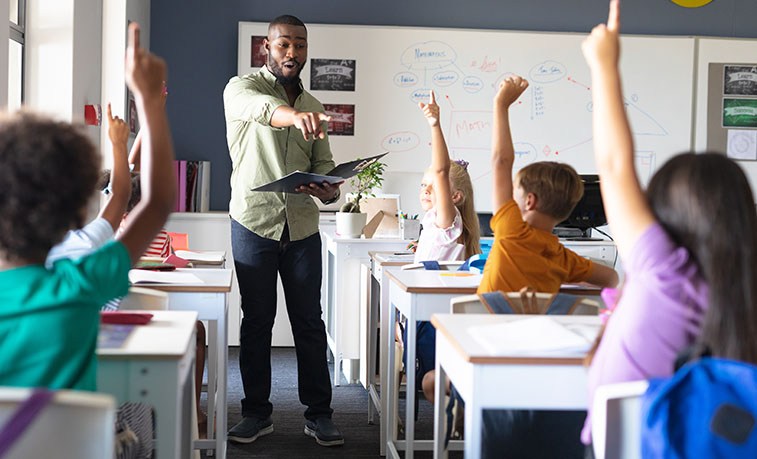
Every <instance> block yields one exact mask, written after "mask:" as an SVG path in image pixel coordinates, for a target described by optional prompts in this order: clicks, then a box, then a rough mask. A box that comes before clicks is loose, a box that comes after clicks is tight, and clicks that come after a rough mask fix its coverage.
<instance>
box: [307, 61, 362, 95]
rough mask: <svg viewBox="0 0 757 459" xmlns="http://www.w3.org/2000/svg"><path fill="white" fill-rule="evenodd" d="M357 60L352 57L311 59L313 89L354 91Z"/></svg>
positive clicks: (311, 88)
mask: <svg viewBox="0 0 757 459" xmlns="http://www.w3.org/2000/svg"><path fill="white" fill-rule="evenodd" d="M355 62H356V61H354V60H352V59H311V60H310V63H311V64H310V90H311V91H354V90H355Z"/></svg>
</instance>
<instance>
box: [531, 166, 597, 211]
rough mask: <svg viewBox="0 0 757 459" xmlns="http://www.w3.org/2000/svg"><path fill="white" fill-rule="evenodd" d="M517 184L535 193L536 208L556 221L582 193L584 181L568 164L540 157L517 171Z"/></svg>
mask: <svg viewBox="0 0 757 459" xmlns="http://www.w3.org/2000/svg"><path fill="white" fill-rule="evenodd" d="M517 177H518V184H519V185H520V187H521V188H523V191H525V192H526V193H532V194H534V195H535V196H536V197H537V200H536V210H537V211H539V212H541V213H543V214H546V215H548V216H550V217H552V218H554V219H555V220H557V222H558V223H559V222H561V221H563V220H565V219H566V218H568V216H569V215H570V213H571V212H572V211H573V208H574V207H576V204H578V201H579V200H580V199H581V196H583V194H584V184H583V182H582V181H581V177H579V176H578V173H576V170H575V169H573V167H571V166H570V165H568V164H565V163H558V162H554V161H540V162H536V163H532V164H529V165H528V166H526V167H524V168H523V169H521V170H520V171H518V175H517Z"/></svg>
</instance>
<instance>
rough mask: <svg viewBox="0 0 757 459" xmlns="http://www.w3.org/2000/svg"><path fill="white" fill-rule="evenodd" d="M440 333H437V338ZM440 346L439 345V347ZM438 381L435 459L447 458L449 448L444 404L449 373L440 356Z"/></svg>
mask: <svg viewBox="0 0 757 459" xmlns="http://www.w3.org/2000/svg"><path fill="white" fill-rule="evenodd" d="M438 339H439V335H437V340H438ZM438 347H439V346H437V348H438ZM435 368H436V382H435V386H434V459H447V449H446V448H444V431H445V429H444V425H445V423H446V421H447V420H446V419H445V417H444V413H445V409H446V406H445V405H444V396H445V395H446V393H447V373H445V372H444V367H442V366H441V365H440V364H439V358H438V357H437V359H436V366H435Z"/></svg>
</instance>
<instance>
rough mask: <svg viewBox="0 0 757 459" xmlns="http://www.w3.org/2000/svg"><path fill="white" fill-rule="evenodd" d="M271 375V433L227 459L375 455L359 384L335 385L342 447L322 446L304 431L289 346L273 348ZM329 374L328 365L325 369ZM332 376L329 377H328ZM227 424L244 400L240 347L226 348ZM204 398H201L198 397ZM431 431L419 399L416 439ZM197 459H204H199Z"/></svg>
mask: <svg viewBox="0 0 757 459" xmlns="http://www.w3.org/2000/svg"><path fill="white" fill-rule="evenodd" d="M271 365H272V368H273V375H272V393H271V401H272V403H273V425H274V432H273V433H272V434H270V435H267V436H265V437H261V438H260V439H258V440H257V441H255V442H253V443H250V444H247V445H240V444H237V443H232V442H229V447H228V455H227V457H228V458H229V459H242V458H245V459H246V458H266V459H268V458H270V459H274V458H277V459H278V458H282V459H283V458H287V459H291V458H303V459H312V458H329V457H341V458H350V459H363V458H372V459H378V458H380V457H381V456H380V455H379V426H378V424H374V425H371V424H368V392H367V391H366V390H365V389H363V387H362V386H361V385H360V384H346V381H344V380H343V384H344V385H342V386H339V387H335V388H334V392H333V403H332V407H333V408H334V417H333V419H334V422H335V423H336V424H337V426H339V428H340V429H341V431H342V433H343V434H344V443H345V444H344V446H339V447H331V448H325V447H323V446H319V445H318V444H316V442H315V440H314V439H313V438H311V437H308V436H306V435H305V434H304V433H303V429H304V427H305V418H304V417H303V413H304V410H305V407H304V406H303V405H302V404H300V401H299V398H298V396H297V367H296V359H295V354H294V348H274V349H273V352H272V362H271ZM329 368H330V371H332V372H333V365H332V364H330V365H329ZM332 374H333V373H332ZM228 380H229V385H228V401H229V426H233V425H234V424H236V423H237V422H238V421H239V420H240V418H241V413H240V409H241V407H240V403H239V401H240V400H241V398H242V397H243V391H242V380H241V377H240V375H239V348H238V347H231V348H229V379H228ZM203 400H205V395H204V394H203ZM400 410H401V411H402V412H404V400H400ZM432 429H433V407H432V405H431V404H430V403H428V402H426V401H425V400H423V401H421V403H420V409H419V416H418V423H417V429H416V438H419V439H423V438H429V439H430V438H431V433H432ZM202 457H205V455H203V456H202ZM415 457H417V458H419V459H425V458H430V457H432V454H431V452H418V453H416V454H415ZM450 457H452V458H455V457H458V458H459V457H462V453H459V452H458V453H451V454H450Z"/></svg>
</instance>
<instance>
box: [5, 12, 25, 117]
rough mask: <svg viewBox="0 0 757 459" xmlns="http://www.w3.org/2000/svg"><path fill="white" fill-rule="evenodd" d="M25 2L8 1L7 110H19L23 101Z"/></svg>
mask: <svg viewBox="0 0 757 459" xmlns="http://www.w3.org/2000/svg"><path fill="white" fill-rule="evenodd" d="M25 10H26V0H10V12H9V13H10V40H8V47H9V48H8V110H9V111H12V110H17V109H19V108H21V104H22V102H23V100H24V40H25V24H26V20H25V14H24V12H25Z"/></svg>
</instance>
